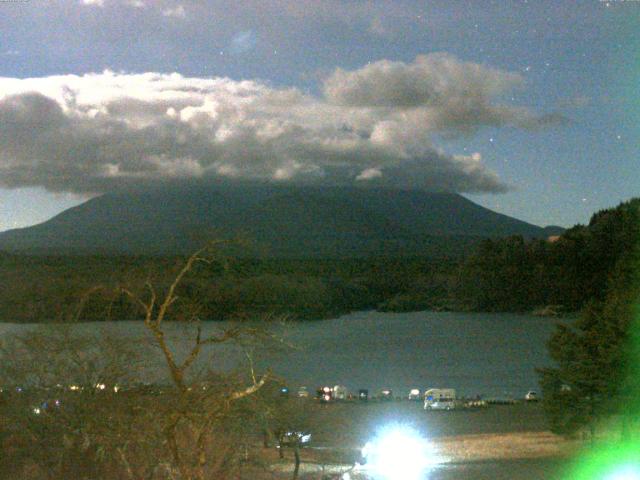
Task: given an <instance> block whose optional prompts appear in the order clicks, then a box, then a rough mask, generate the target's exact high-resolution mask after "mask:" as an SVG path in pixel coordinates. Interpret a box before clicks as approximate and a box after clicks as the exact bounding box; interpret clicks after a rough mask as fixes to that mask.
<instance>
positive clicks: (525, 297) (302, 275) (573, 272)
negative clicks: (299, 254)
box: [0, 200, 640, 322]
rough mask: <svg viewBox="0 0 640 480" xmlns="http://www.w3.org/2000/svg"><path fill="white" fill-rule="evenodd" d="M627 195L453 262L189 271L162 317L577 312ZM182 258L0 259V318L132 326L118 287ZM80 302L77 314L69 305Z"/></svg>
mask: <svg viewBox="0 0 640 480" xmlns="http://www.w3.org/2000/svg"><path fill="white" fill-rule="evenodd" d="M639 202H640V201H639V200H632V201H630V202H627V203H625V204H622V205H620V206H619V207H617V208H614V209H609V210H603V211H601V212H598V213H596V214H595V215H594V216H593V217H592V219H591V221H590V223H589V225H586V226H582V225H578V226H575V227H573V228H571V229H569V230H567V231H566V232H564V234H562V235H561V236H559V237H557V238H552V239H551V240H549V239H547V240H525V239H523V238H522V237H520V236H515V237H508V238H503V239H494V240H490V239H488V240H484V241H482V242H480V243H479V244H477V245H476V247H474V249H472V250H471V251H469V252H468V254H467V256H466V257H464V258H462V259H461V258H457V257H451V258H447V257H438V258H428V257H424V256H420V252H414V254H415V256H413V257H397V258H385V257H370V258H359V259H339V260H331V259H326V260H319V259H300V260H294V259H260V260H257V259H256V260H247V259H241V260H236V261H233V262H231V261H229V262H227V263H226V264H224V265H221V264H217V263H216V264H202V265H198V266H197V268H196V269H194V271H193V272H192V275H191V276H190V277H189V278H188V279H185V281H184V282H183V283H182V284H181V286H180V289H179V292H178V293H179V297H180V300H179V301H178V304H177V305H176V307H175V311H173V312H172V315H173V317H174V318H184V317H185V316H191V315H193V314H197V316H198V317H199V318H200V319H203V320H222V319H229V318H237V317H239V316H240V317H250V316H256V315H261V314H264V313H270V314H283V315H288V316H289V317H290V318H293V319H298V320H307V319H320V318H327V317H334V316H338V315H340V314H344V313H348V312H350V311H354V310H363V309H378V310H382V311H415V310H428V309H433V310H469V311H494V312H495V311H513V312H527V311H538V312H540V313H541V314H560V313H564V312H574V311H579V310H581V309H582V308H583V307H585V306H586V305H587V304H588V303H589V302H591V301H593V300H598V301H602V300H604V298H605V296H606V295H607V291H608V285H609V284H610V282H612V281H613V280H612V277H615V276H616V275H619V273H618V272H619V271H620V268H621V267H620V265H621V263H623V261H622V260H621V259H624V258H626V256H628V255H629V252H630V251H631V249H632V247H633V245H634V242H635V240H636V238H637V235H638V219H637V210H638V204H639ZM183 261H184V258H182V257H170V258H167V257H109V256H25V255H13V254H2V255H0V275H1V276H2V282H0V319H2V320H3V321H10V322H48V321H60V320H62V321H71V320H83V321H99V320H132V319H141V318H142V315H143V312H142V311H141V310H140V309H139V308H138V306H137V305H135V303H133V302H131V299H130V298H129V297H128V296H127V295H126V294H124V293H123V292H122V290H119V289H118V288H116V287H118V286H123V285H124V286H127V288H129V289H131V290H135V291H141V290H142V289H144V284H145V283H146V282H147V281H152V282H154V283H155V284H160V285H161V286H162V282H165V281H166V279H167V278H172V276H173V274H174V273H175V272H176V271H177V269H178V268H179V266H180V265H181V264H182V262H183ZM80 307H81V308H80Z"/></svg>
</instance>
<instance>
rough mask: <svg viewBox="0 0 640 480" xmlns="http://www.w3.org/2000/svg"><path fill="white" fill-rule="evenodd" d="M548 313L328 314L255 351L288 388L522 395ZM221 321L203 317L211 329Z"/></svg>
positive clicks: (5, 328)
mask: <svg viewBox="0 0 640 480" xmlns="http://www.w3.org/2000/svg"><path fill="white" fill-rule="evenodd" d="M556 323H557V320H555V319H549V318H541V317H534V316H530V315H516V314H486V313H453V312H446V313H443V312H414V313H381V312H356V313H352V314H349V315H345V316H342V317H340V318H337V319H333V320H323V321H317V322H305V323H293V324H289V325H288V326H287V327H286V329H285V332H286V338H287V341H288V342H290V343H292V344H294V345H295V346H296V347H297V348H296V349H293V350H287V351H284V352H281V353H277V354H274V353H267V354H262V355H258V361H257V363H258V365H259V366H266V365H269V366H271V367H272V368H273V370H274V371H275V372H276V373H277V374H279V375H280V376H282V377H283V378H285V379H287V381H288V382H289V383H290V385H291V388H292V389H297V388H298V387H299V386H300V385H306V386H307V387H309V389H310V390H312V389H315V387H317V386H320V385H325V384H326V385H335V384H341V385H346V386H347V387H349V388H350V389H351V390H357V389H358V388H368V389H369V390H370V392H371V393H374V392H376V391H378V390H380V389H382V388H391V389H393V391H394V393H395V394H403V395H405V394H406V393H408V390H409V389H410V388H413V387H415V388H420V389H425V388H431V387H445V388H455V389H457V390H458V392H459V393H460V394H464V395H476V394H482V395H485V396H515V397H522V396H523V395H524V394H525V393H526V392H527V390H530V389H535V390H537V389H538V388H539V387H538V382H537V376H536V373H535V368H537V367H543V366H548V365H550V360H549V356H548V353H547V349H546V342H547V340H548V339H549V337H550V335H551V333H552V332H553V330H554V325H555V324H556ZM223 326H224V324H221V323H213V322H211V323H205V324H203V331H204V332H205V334H206V333H207V332H213V331H214V330H215V329H219V328H221V327H223ZM29 328H34V326H33V325H16V324H10V323H4V324H0V335H6V334H8V333H10V332H16V331H26V330H27V329H29ZM75 328H79V329H87V330H88V331H92V332H93V331H97V332H101V331H108V332H109V333H112V334H115V335H122V336H124V337H127V338H130V339H134V340H135V341H138V340H140V341H142V340H143V339H145V338H147V339H148V334H147V333H146V332H145V329H144V325H143V324H142V323H140V322H106V323H91V324H89V323H87V324H81V325H79V326H77V327H75ZM166 329H167V332H168V334H169V335H168V336H169V337H170V338H172V339H173V342H174V345H175V346H176V347H178V349H180V350H182V352H183V354H184V352H186V346H187V345H188V343H187V341H186V340H185V339H192V338H193V333H194V332H193V329H192V327H189V326H186V325H180V324H167V325H166ZM152 357H154V358H150V359H149V361H147V362H146V369H147V372H146V373H145V379H146V380H158V379H162V378H163V377H164V378H166V377H165V369H164V368H163V365H162V363H161V358H160V356H159V354H158V352H154V353H153V355H152ZM243 359H244V356H243V355H241V354H239V353H238V352H237V351H233V350H232V349H230V348H223V349H221V348H219V347H213V348H211V349H209V351H207V352H206V354H205V355H204V357H203V361H202V362H201V364H200V366H201V367H207V366H212V367H214V368H218V367H222V368H231V367H233V366H234V365H235V366H237V365H240V366H242V365H243V362H244V360H243Z"/></svg>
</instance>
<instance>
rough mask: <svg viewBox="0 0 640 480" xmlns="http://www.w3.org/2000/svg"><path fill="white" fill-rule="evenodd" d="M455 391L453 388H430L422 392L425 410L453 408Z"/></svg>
mask: <svg viewBox="0 0 640 480" xmlns="http://www.w3.org/2000/svg"><path fill="white" fill-rule="evenodd" d="M455 406H456V391H455V390H454V389H453V388H430V389H428V390H426V391H425V392H424V409H425V410H453V409H454V408H455Z"/></svg>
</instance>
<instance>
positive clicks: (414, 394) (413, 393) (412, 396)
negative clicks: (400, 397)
mask: <svg viewBox="0 0 640 480" xmlns="http://www.w3.org/2000/svg"><path fill="white" fill-rule="evenodd" d="M407 398H408V399H409V400H420V390H419V389H418V388H412V389H411V390H410V391H409V396H408V397H407Z"/></svg>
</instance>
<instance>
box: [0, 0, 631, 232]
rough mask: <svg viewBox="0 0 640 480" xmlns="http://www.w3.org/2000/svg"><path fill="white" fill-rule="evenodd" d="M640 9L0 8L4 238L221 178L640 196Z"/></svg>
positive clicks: (533, 206) (190, 4)
mask: <svg viewBox="0 0 640 480" xmlns="http://www.w3.org/2000/svg"><path fill="white" fill-rule="evenodd" d="M639 30H640V1H630V0H626V1H622V0H618V1H610V2H604V1H598V0H590V1H581V0H571V1H566V2H563V1H558V0H554V1H548V2H547V1H534V0H529V1H527V0H523V1H518V2H508V1H502V0H500V1H495V2H493V1H481V0H478V1H467V2H462V1H452V0H447V1H441V2H408V1H406V2H405V1H395V0H394V1H393V2H391V1H389V2H375V1H371V2H364V1H356V0H352V1H335V0H323V1H318V0H292V1H273V0H259V1H246V2H243V1H233V2H231V1H229V2H222V1H210V0H198V1H186V0H185V1H155V0H68V1H61V0H48V1H39V0H27V1H20V0H15V1H8V0H3V1H2V0H0V230H5V229H9V228H14V227H21V226H27V225H31V224H34V223H38V222H41V221H43V220H46V219H47V218H49V217H51V216H52V215H54V214H56V213H58V212H60V211H62V210H64V209H66V208H68V207H70V206H72V205H75V204H77V203H80V202H82V201H84V200H86V199H87V198H89V197H90V196H92V195H96V194H99V193H102V192H107V191H111V190H114V189H119V188H145V187H146V186H148V185H153V184H157V183H162V182H167V181H173V180H179V181H181V182H189V181H191V180H193V179H196V180H198V181H202V179H207V178H225V179H231V180H233V179H253V180H260V181H270V182H276V183H278V182H283V183H289V182H291V183H303V184H306V183H308V184H327V185H363V186H367V185H371V186H389V187H400V188H422V189H426V190H435V191H454V192H460V193H462V194H464V195H465V196H467V197H468V198H470V199H472V200H473V201H475V202H478V203H480V204H482V205H484V206H487V207H489V208H491V209H494V210H496V211H499V212H501V213H505V214H508V215H512V216H515V217H517V218H520V219H522V220H526V221H529V222H532V223H535V224H538V225H549V224H558V225H562V226H570V225H573V224H575V223H578V222H580V223H585V222H586V221H588V219H589V216H590V215H591V213H593V212H594V211H596V210H598V209H601V208H605V207H610V206H615V205H616V204H617V203H619V202H620V201H623V200H626V199H629V198H630V197H632V196H636V195H638V194H639V193H640V155H639V153H640V142H639V139H640V113H639V112H640V91H639V88H640V78H639V76H640V35H638V31H639Z"/></svg>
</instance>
